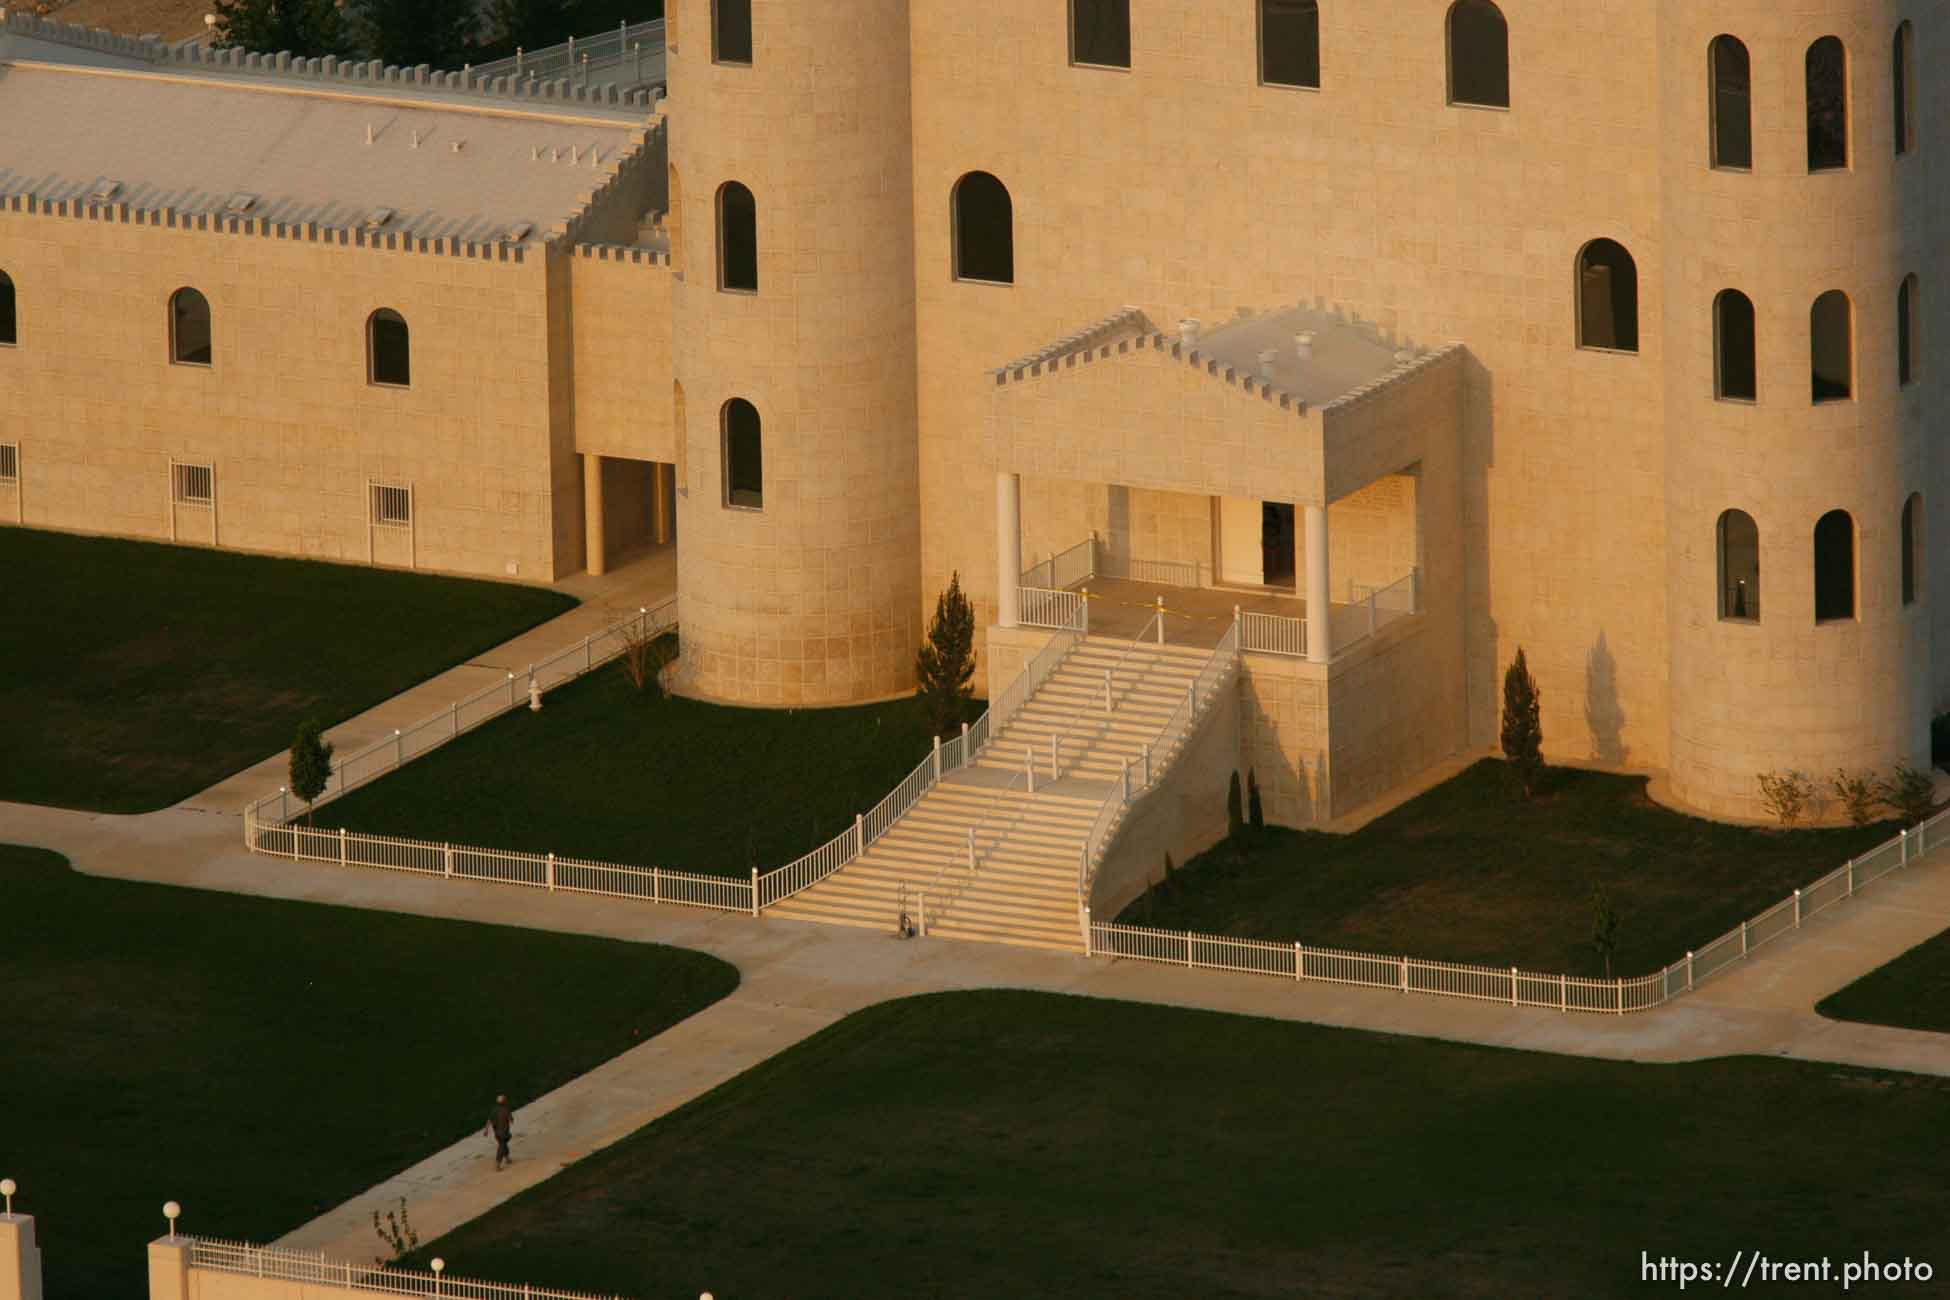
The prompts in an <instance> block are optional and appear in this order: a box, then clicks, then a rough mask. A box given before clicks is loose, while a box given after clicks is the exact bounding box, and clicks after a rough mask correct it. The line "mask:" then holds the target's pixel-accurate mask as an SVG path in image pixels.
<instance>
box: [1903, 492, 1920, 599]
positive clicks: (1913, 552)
mask: <svg viewBox="0 0 1950 1300" xmlns="http://www.w3.org/2000/svg"><path fill="white" fill-rule="evenodd" d="M1922 575H1923V498H1922V496H1921V494H1919V493H1915V492H1912V493H1910V497H1909V500H1907V501H1905V502H1903V604H1905V605H1914V604H1915V603H1916V597H1917V593H1918V585H1919V582H1920V580H1921V578H1922Z"/></svg>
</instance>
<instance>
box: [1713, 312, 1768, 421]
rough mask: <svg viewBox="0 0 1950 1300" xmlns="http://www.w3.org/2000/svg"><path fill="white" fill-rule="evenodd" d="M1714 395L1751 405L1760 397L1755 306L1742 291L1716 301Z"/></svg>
mask: <svg viewBox="0 0 1950 1300" xmlns="http://www.w3.org/2000/svg"><path fill="white" fill-rule="evenodd" d="M1713 354H1714V355H1713V360H1714V366H1713V370H1714V376H1715V391H1714V396H1716V397H1720V398H1724V399H1726V400H1728V401H1734V402H1751V401H1755V400H1756V399H1758V397H1759V396H1760V385H1759V376H1758V374H1757V368H1756V366H1755V363H1754V303H1753V299H1751V298H1749V297H1748V296H1747V295H1746V294H1744V293H1742V292H1740V290H1738V289H1726V290H1722V291H1721V293H1720V295H1719V297H1717V298H1715V299H1714V300H1713Z"/></svg>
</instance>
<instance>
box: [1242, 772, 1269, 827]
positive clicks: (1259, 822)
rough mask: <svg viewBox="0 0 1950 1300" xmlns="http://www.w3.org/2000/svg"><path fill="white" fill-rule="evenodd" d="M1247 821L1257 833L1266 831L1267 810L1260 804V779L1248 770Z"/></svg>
mask: <svg viewBox="0 0 1950 1300" xmlns="http://www.w3.org/2000/svg"><path fill="white" fill-rule="evenodd" d="M1246 821H1247V823H1248V824H1249V825H1251V826H1252V828H1253V829H1254V830H1256V831H1263V830H1265V829H1266V809H1265V808H1264V807H1263V806H1261V804H1260V802H1259V778H1258V777H1256V776H1254V775H1253V769H1251V768H1250V767H1249V768H1247V769H1246Z"/></svg>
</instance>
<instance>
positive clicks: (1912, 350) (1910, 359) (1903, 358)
mask: <svg viewBox="0 0 1950 1300" xmlns="http://www.w3.org/2000/svg"><path fill="white" fill-rule="evenodd" d="M1921 295H1922V286H1921V285H1919V284H1918V283H1917V281H1916V276H1915V275H1914V274H1913V273H1912V274H1910V275H1906V276H1904V277H1903V283H1902V287H1901V288H1899V289H1897V290H1896V380H1897V382H1898V383H1903V384H1907V383H1911V382H1913V381H1914V380H1915V378H1916V369H1917V367H1916V362H1917V359H1918V357H1919V356H1920V355H1921V354H1920V353H1919V352H1918V351H1917V348H1916V333H1917V330H1916V327H1917V325H1918V323H1919V322H1920V321H1921V320H1922V314H1921V308H1922V305H1923V304H1922V302H1921V301H1920V299H1921Z"/></svg>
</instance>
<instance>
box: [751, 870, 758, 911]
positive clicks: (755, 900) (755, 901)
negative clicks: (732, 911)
mask: <svg viewBox="0 0 1950 1300" xmlns="http://www.w3.org/2000/svg"><path fill="white" fill-rule="evenodd" d="M752 915H753V916H757V915H758V868H757V867H753V868H752Z"/></svg>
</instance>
